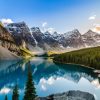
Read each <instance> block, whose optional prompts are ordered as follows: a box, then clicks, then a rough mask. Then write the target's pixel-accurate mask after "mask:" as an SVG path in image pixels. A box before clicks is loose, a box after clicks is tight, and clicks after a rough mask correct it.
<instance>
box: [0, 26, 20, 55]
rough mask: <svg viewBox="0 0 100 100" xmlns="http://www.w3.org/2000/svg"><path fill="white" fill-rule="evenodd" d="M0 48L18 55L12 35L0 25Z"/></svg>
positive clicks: (17, 48)
mask: <svg viewBox="0 0 100 100" xmlns="http://www.w3.org/2000/svg"><path fill="white" fill-rule="evenodd" d="M0 46H2V47H4V48H6V49H8V50H9V51H11V52H13V53H15V54H17V55H20V50H19V47H18V46H17V45H16V43H15V41H14V39H13V37H12V35H11V34H10V33H9V32H8V31H7V30H6V29H5V28H4V27H3V26H2V25H0Z"/></svg>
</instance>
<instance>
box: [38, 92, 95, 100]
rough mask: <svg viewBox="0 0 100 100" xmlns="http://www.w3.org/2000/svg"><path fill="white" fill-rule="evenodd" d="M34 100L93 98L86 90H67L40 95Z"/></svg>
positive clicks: (83, 99) (93, 99) (86, 99)
mask: <svg viewBox="0 0 100 100" xmlns="http://www.w3.org/2000/svg"><path fill="white" fill-rule="evenodd" d="M36 100H95V98H94V96H93V95H92V94H90V93H87V92H81V91H68V92H65V93H59V94H53V95H50V96H47V97H40V98H37V99H36Z"/></svg>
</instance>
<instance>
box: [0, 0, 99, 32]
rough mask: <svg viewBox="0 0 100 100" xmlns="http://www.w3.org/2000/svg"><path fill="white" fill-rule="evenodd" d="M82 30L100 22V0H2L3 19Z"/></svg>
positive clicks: (30, 24)
mask: <svg viewBox="0 0 100 100" xmlns="http://www.w3.org/2000/svg"><path fill="white" fill-rule="evenodd" d="M2 19H3V20H4V19H5V20H7V19H11V20H12V21H13V22H21V21H25V22H26V23H27V24H28V25H29V27H32V26H38V27H40V28H41V29H42V28H44V27H45V28H47V29H51V30H57V31H58V32H61V33H63V32H66V31H69V30H73V29H74V28H77V29H79V30H80V32H81V33H84V32H86V31H88V30H89V29H93V28H94V27H95V26H96V25H98V26H99V25H100V0H0V20H1V21H2Z"/></svg>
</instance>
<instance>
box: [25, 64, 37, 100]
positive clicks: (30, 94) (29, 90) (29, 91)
mask: <svg viewBox="0 0 100 100" xmlns="http://www.w3.org/2000/svg"><path fill="white" fill-rule="evenodd" d="M35 90H36V89H35V87H34V82H33V77H32V72H31V68H30V63H29V66H28V77H27V82H26V87H25V95H24V100H34V99H35V98H36V91H35Z"/></svg>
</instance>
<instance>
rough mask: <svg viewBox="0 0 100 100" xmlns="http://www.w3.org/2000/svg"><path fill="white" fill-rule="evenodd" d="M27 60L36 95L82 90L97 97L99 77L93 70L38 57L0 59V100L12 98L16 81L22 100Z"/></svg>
mask: <svg viewBox="0 0 100 100" xmlns="http://www.w3.org/2000/svg"><path fill="white" fill-rule="evenodd" d="M28 63H30V64H31V69H32V74H33V80H34V82H35V87H36V92H37V95H38V96H41V97H43V96H47V95H50V94H53V93H60V92H66V91H69V90H81V91H85V92H89V93H91V94H93V95H94V96H95V98H96V100H100V77H99V75H98V74H96V73H94V70H92V69H89V68H84V67H82V66H78V65H64V64H54V63H53V62H52V60H51V59H45V58H41V57H40V58H38V57H37V58H32V59H30V60H25V61H0V100H4V97H5V95H6V94H7V95H8V99H9V100H11V96H12V88H13V86H14V85H15V84H16V83H17V84H18V87H19V94H20V100H22V98H23V94H24V88H25V83H26V79H27V69H28V66H27V65H28Z"/></svg>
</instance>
